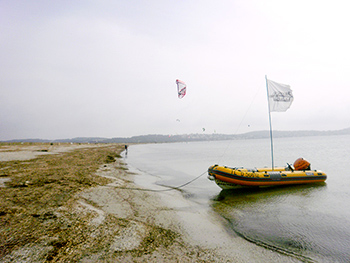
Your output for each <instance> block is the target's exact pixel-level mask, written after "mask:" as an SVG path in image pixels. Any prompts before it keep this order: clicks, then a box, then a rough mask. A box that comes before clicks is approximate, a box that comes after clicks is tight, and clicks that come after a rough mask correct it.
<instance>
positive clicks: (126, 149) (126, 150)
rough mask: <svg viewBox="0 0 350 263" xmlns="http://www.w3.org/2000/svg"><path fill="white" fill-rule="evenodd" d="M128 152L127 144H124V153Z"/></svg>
mask: <svg viewBox="0 0 350 263" xmlns="http://www.w3.org/2000/svg"><path fill="white" fill-rule="evenodd" d="M127 154H128V146H127V145H126V144H125V155H127Z"/></svg>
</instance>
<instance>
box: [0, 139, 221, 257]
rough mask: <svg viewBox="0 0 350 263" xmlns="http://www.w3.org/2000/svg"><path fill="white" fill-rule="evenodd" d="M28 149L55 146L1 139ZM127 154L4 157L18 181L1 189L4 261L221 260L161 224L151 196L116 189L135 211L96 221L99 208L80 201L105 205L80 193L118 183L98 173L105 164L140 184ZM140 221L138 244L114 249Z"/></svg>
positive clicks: (115, 148) (87, 151) (116, 148)
mask: <svg viewBox="0 0 350 263" xmlns="http://www.w3.org/2000/svg"><path fill="white" fill-rule="evenodd" d="M10 146H11V147H10ZM13 146H15V147H13ZM26 147H27V148H26ZM28 147H34V148H35V147H36V148H35V149H36V151H42V150H43V151H50V150H49V149H50V145H49V144H47V145H43V144H40V145H35V144H31V145H3V144H0V150H1V151H12V150H13V149H14V148H15V149H16V150H17V151H18V150H23V149H24V148H26V150H28ZM34 148H32V149H34ZM38 149H39V150H38ZM122 151H123V147H122V146H121V145H118V144H107V145H94V146H92V147H91V146H89V147H86V148H79V149H76V150H74V151H70V152H65V153H60V154H55V155H42V156H39V157H37V158H35V159H31V160H26V161H8V162H0V178H1V177H2V178H9V179H11V180H9V181H7V182H5V184H6V187H1V188H0V193H1V194H0V262H77V261H78V262H180V261H181V262H220V260H219V259H217V258H215V257H214V256H213V254H211V253H210V252H208V251H206V250H203V249H200V248H198V247H192V246H190V245H189V244H186V243H184V242H183V240H182V237H181V235H180V234H179V233H177V232H174V231H172V230H170V229H165V228H163V227H160V226H158V225H156V224H154V219H153V216H154V213H156V211H157V209H163V208H157V207H154V208H152V209H155V211H154V212H151V213H149V211H148V210H149V209H150V208H149V207H148V200H147V194H146V193H137V192H134V191H132V190H129V192H127V190H126V189H124V190H123V189H119V190H118V189H117V188H116V189H115V190H113V193H115V194H116V195H117V197H118V198H117V200H119V201H120V200H122V202H124V203H127V204H128V205H129V206H130V209H131V211H133V212H132V214H131V215H130V216H128V217H124V218H122V217H117V216H116V214H111V213H104V219H103V220H102V221H101V222H99V223H98V224H94V223H93V222H94V220H96V216H97V217H98V215H97V213H96V212H95V211H94V210H89V209H87V208H86V206H85V207H84V205H81V203H80V202H81V201H83V202H85V204H87V205H91V206H92V207H95V208H98V206H96V204H94V203H89V202H91V201H90V200H87V199H82V197H81V193H83V192H84V190H86V191H88V190H87V189H88V188H92V187H95V186H99V187H107V186H104V185H106V184H108V183H110V182H111V179H108V178H106V177H103V176H98V175H97V171H98V170H100V171H101V167H102V170H104V169H106V170H108V169H111V170H113V171H114V172H115V173H116V174H117V177H118V180H119V181H123V182H124V183H125V184H126V185H127V186H129V187H131V188H132V187H134V186H133V182H132V181H130V177H129V176H130V173H129V172H126V171H125V170H127V168H126V167H125V165H124V163H123V161H122V159H120V157H121V156H120V153H121V152H122ZM94 189H95V188H94ZM89 190H91V189H89ZM112 201H113V202H114V200H112ZM117 202H118V201H117ZM140 209H141V210H140ZM145 211H146V213H145ZM140 214H141V215H140ZM135 225H137V226H139V227H140V229H143V231H144V232H143V234H141V235H139V236H138V238H139V239H140V242H139V244H138V243H137V242H136V243H137V244H138V245H137V246H134V247H133V246H131V247H130V248H127V247H126V248H125V249H112V248H113V246H115V245H116V246H119V245H120V244H118V240H123V238H124V239H127V238H128V231H129V230H130V229H133V226H135ZM125 233H126V236H123V235H124V234H125ZM130 234H131V237H135V235H136V236H137V235H138V234H137V233H130ZM116 242H117V243H116ZM122 242H123V241H122ZM126 243H128V242H126ZM121 245H123V244H121Z"/></svg>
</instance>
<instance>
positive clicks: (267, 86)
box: [265, 75, 275, 171]
mask: <svg viewBox="0 0 350 263" xmlns="http://www.w3.org/2000/svg"><path fill="white" fill-rule="evenodd" d="M265 81H266V92H267V104H268V109H269V121H270V142H271V161H272V171H273V170H274V167H275V166H274V159H273V139H272V124H271V110H270V100H269V84H268V83H267V76H266V75H265Z"/></svg>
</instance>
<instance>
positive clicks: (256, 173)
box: [208, 158, 327, 189]
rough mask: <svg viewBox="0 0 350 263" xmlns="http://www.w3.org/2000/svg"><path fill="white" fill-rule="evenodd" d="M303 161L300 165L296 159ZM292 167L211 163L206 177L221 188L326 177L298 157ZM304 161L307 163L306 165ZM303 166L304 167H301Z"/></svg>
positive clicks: (287, 183)
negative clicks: (260, 166) (255, 167)
mask: <svg viewBox="0 0 350 263" xmlns="http://www.w3.org/2000/svg"><path fill="white" fill-rule="evenodd" d="M300 159H301V161H304V164H301V165H300V162H299V163H297V161H298V160H300ZM298 160H297V161H296V162H295V163H294V167H292V166H291V165H289V164H288V166H287V167H276V168H274V169H272V168H257V169H245V168H237V167H236V168H230V167H226V166H219V165H213V166H210V167H209V169H208V178H209V179H210V180H212V181H215V183H216V184H217V185H218V186H220V187H221V188H222V189H234V188H240V187H259V186H278V185H293V184H310V183H320V182H324V181H326V179H327V175H326V174H325V173H324V172H322V171H320V170H311V169H310V163H308V162H307V161H306V160H303V159H302V158H299V159H298ZM305 162H306V163H308V164H309V165H308V166H307V167H306V166H305V165H306V164H305ZM303 166H304V167H303Z"/></svg>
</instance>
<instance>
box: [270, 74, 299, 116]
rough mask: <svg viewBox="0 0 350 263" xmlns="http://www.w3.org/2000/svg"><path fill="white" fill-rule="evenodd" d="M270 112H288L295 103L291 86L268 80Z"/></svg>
mask: <svg viewBox="0 0 350 263" xmlns="http://www.w3.org/2000/svg"><path fill="white" fill-rule="evenodd" d="M267 87H268V89H267V90H268V94H269V104H270V112H272V111H280V112H281V111H286V110H288V108H289V107H290V105H291V104H292V102H293V99H294V98H293V92H292V90H291V89H290V86H289V85H286V84H280V83H277V82H274V81H272V80H269V79H267Z"/></svg>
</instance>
